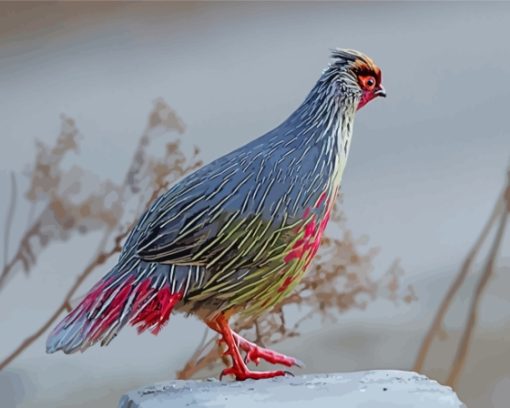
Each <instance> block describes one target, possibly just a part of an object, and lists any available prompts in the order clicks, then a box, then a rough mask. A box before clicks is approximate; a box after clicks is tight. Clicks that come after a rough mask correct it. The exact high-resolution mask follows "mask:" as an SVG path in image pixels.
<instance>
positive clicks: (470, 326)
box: [446, 185, 510, 387]
mask: <svg viewBox="0 0 510 408" xmlns="http://www.w3.org/2000/svg"><path fill="white" fill-rule="evenodd" d="M508 192H510V185H509V186H508V188H507V202H506V208H505V209H504V211H503V214H502V215H501V218H500V221H499V225H498V230H497V232H496V236H495V238H494V241H493V243H492V247H491V249H490V252H489V256H488V258H487V263H486V265H485V268H484V271H483V274H482V276H481V277H480V280H479V281H478V284H477V286H476V290H475V294H474V297H473V299H472V301H471V305H470V308H469V317H468V320H467V323H466V326H465V328H464V332H463V333H462V338H461V341H460V344H459V347H458V349H457V353H456V355H455V360H454V361H453V365H452V368H451V370H450V374H449V376H448V379H447V381H446V383H447V384H448V385H450V386H451V387H454V386H455V385H456V384H457V381H458V379H459V377H460V374H461V372H462V369H463V367H464V365H465V363H466V357H467V352H468V350H469V345H470V343H471V339H472V336H473V331H474V327H475V324H476V320H477V316H478V307H479V305H480V299H481V298H482V295H483V293H484V291H485V289H486V287H487V283H488V282H489V279H490V278H491V276H492V275H493V274H494V264H495V263H496V259H497V257H498V252H499V249H500V247H501V242H502V239H503V236H504V234H505V227H506V224H507V221H508V213H509V212H510V193H508Z"/></svg>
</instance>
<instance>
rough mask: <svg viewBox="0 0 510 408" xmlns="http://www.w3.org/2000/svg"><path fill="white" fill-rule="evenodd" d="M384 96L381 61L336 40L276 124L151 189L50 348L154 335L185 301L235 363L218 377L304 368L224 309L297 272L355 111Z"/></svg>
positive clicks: (70, 349)
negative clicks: (259, 367)
mask: <svg viewBox="0 0 510 408" xmlns="http://www.w3.org/2000/svg"><path fill="white" fill-rule="evenodd" d="M385 96H386V91H385V89H384V87H383V85H382V75H381V69H380V68H379V67H378V66H377V65H376V64H375V63H374V61H373V60H372V59H371V58H370V57H368V56H367V55H365V54H364V53H362V52H359V51H356V50H352V49H333V50H331V55H330V60H329V63H328V65H327V66H326V68H325V69H324V70H323V71H322V73H321V75H320V77H319V79H318V81H317V82H316V83H315V85H314V86H313V87H312V89H311V91H310V92H309V94H308V96H306V98H305V99H304V101H303V102H302V103H301V105H299V106H298V108H297V109H296V110H295V111H294V112H293V113H291V114H290V116H288V117H287V119H285V120H284V121H283V122H282V123H281V124H280V125H278V126H276V127H275V128H274V129H272V130H270V131H269V132H267V133H265V134H263V135H262V136H260V137H259V138H257V139H254V140H252V141H251V142H249V143H247V144H246V145H244V146H242V147H240V148H238V149H236V150H234V151H232V152H230V153H228V154H226V155H224V156H222V157H220V158H218V159H216V160H214V161H212V162H211V163H209V164H207V165H205V166H203V167H201V168H199V169H197V170H195V171H194V172H193V173H191V174H189V175H187V176H185V177H184V178H182V179H181V180H180V181H178V182H176V183H175V184H174V185H173V186H171V187H170V188H169V189H168V190H167V191H166V192H164V193H163V194H161V195H160V196H159V197H158V198H156V199H155V200H154V202H153V203H152V204H151V205H150V206H149V207H148V209H147V210H146V211H145V212H144V213H143V214H142V215H141V217H140V219H138V221H137V223H136V225H135V226H134V227H133V228H132V230H131V231H130V233H129V235H128V237H127V239H126V241H125V243H124V245H123V248H122V251H121V253H120V255H119V258H118V261H117V264H116V265H115V266H113V268H112V269H111V270H110V271H109V272H108V273H107V274H106V275H105V276H104V277H103V278H102V279H100V280H99V281H98V282H97V283H96V284H95V285H94V286H93V287H92V288H91V290H90V291H89V292H88V294H87V295H86V296H85V297H84V298H83V300H82V301H81V303H79V304H78V305H77V306H76V307H75V308H74V309H73V310H71V311H70V312H69V313H68V315H67V316H66V317H65V318H64V319H63V320H62V321H61V322H60V323H59V324H58V325H57V326H56V327H55V328H54V329H53V331H52V332H51V333H50V335H49V337H48V339H47V344H46V350H47V352H48V353H53V352H56V351H58V350H61V351H63V352H64V353H66V354H67V353H74V352H77V351H84V350H85V349H87V348H89V347H90V346H92V345H94V344H96V343H100V344H101V345H102V346H105V345H108V344H109V343H110V342H111V341H112V339H113V338H114V337H116V335H117V334H118V332H119V331H120V330H121V329H122V328H123V327H124V326H125V325H126V324H130V325H132V326H135V327H136V328H137V329H138V331H139V332H143V331H146V330H149V331H150V332H152V333H153V334H158V333H159V332H160V330H161V329H162V328H163V327H164V326H165V325H166V324H167V322H168V321H169V318H170V315H171V314H172V313H174V312H181V313H185V314H186V315H193V316H196V317H198V318H199V319H200V320H201V321H202V322H204V323H205V324H206V325H207V326H208V327H209V328H210V329H212V330H214V331H215V332H217V333H218V334H219V336H220V341H222V342H224V343H225V346H226V351H225V354H226V356H229V357H230V360H231V365H230V366H229V367H227V368H225V369H224V370H223V371H222V372H221V376H223V375H231V376H233V377H234V378H235V380H239V381H242V380H246V379H263V378H272V377H277V376H283V375H286V374H288V373H289V372H288V371H285V370H276V369H275V370H269V371H255V370H251V369H249V368H248V366H247V363H248V362H255V363H258V362H259V361H260V360H261V359H262V360H265V361H267V362H269V363H271V364H274V365H283V366H286V367H295V366H297V367H301V366H302V363H301V362H300V361H299V360H298V359H296V358H294V357H289V356H286V355H284V354H282V353H278V352H275V351H272V350H270V349H268V348H264V347H261V346H258V345H257V344H255V343H253V342H251V341H249V340H247V339H245V338H243V337H242V336H241V335H239V334H238V333H236V332H234V331H233V330H232V329H231V327H230V320H231V318H232V317H233V316H236V315H239V316H249V317H253V318H255V317H257V316H260V315H261V314H262V313H264V312H266V311H268V310H269V309H271V308H272V307H274V306H275V305H277V304H278V303H279V302H280V301H281V300H282V299H284V298H285V297H286V296H288V295H289V294H290V293H291V292H292V290H293V289H294V288H295V287H296V285H297V284H298V283H299V281H300V279H301V278H302V276H303V275H304V273H305V272H306V270H307V268H308V266H309V265H310V263H311V261H312V259H313V258H314V256H315V254H316V252H317V250H318V248H319V245H320V241H321V236H322V234H323V232H324V229H325V228H326V225H327V223H328V220H329V217H330V213H331V210H332V207H333V205H334V202H335V199H336V197H337V195H338V191H339V187H340V182H341V179H342V174H343V172H344V168H345V165H346V162H347V157H348V155H349V150H350V147H351V141H352V133H353V124H354V118H355V114H356V112H357V111H358V110H359V109H360V108H362V107H363V106H365V105H366V104H367V103H368V102H370V101H371V100H373V99H375V98H377V97H385ZM242 352H243V353H245V358H243V355H242Z"/></svg>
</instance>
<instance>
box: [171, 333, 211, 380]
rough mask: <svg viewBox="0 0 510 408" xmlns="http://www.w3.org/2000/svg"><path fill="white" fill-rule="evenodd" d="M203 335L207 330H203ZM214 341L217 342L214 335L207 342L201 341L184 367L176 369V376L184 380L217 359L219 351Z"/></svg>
mask: <svg viewBox="0 0 510 408" xmlns="http://www.w3.org/2000/svg"><path fill="white" fill-rule="evenodd" d="M205 335H207V331H206V332H205ZM204 339H205V337H204ZM215 342H217V338H216V337H213V338H212V339H210V340H209V341H207V342H204V341H202V342H201V343H200V344H199V345H198V347H197V348H196V350H195V352H194V353H193V355H192V356H191V358H190V359H189V360H188V361H187V362H186V364H185V365H184V367H183V368H182V369H180V370H179V371H177V374H176V376H177V378H178V379H179V380H186V379H188V378H191V377H192V376H193V375H194V374H195V373H197V372H198V371H200V370H203V369H204V368H206V367H207V366H208V365H210V364H212V363H214V362H215V361H216V360H218V358H219V357H220V352H219V348H218V347H214V343H215ZM207 349H209V351H208V352H207V353H206V354H205V355H203V357H200V356H201V355H202V354H203V353H204V352H205V350H207Z"/></svg>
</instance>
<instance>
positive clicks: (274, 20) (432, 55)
mask: <svg viewBox="0 0 510 408" xmlns="http://www.w3.org/2000/svg"><path fill="white" fill-rule="evenodd" d="M508 38H510V4H507V3H457V2H455V3H382V2H377V3H335V4H329V3H328V4H326V3H322V4H315V3H299V4H298V3H293V4H279V3H260V4H254V3H244V4H211V3H210V4H87V5H85V4H36V5H34V4H32V5H13V4H10V5H9V4H2V5H0V171H1V174H0V176H1V177H0V186H1V187H2V190H1V191H4V192H3V193H2V194H1V197H2V198H1V199H0V214H5V211H6V208H7V202H8V200H7V197H8V194H7V191H8V188H9V173H10V171H12V170H14V171H16V172H21V171H22V170H23V169H24V168H25V167H26V165H27V163H30V162H31V161H32V158H33V155H34V152H35V149H34V140H35V139H40V140H45V141H48V142H51V141H53V140H54V138H55V135H56V134H57V132H58V129H59V114H60V113H66V114H68V115H70V116H72V117H74V118H75V119H76V121H77V125H78V127H79V129H80V130H81V132H82V134H83V135H84V139H83V141H82V148H81V152H80V155H79V156H73V157H72V158H70V159H69V163H68V165H72V164H75V163H76V164H79V165H80V166H82V167H84V168H92V169H94V171H95V172H96V173H97V174H98V175H101V176H108V177H110V178H112V179H114V180H118V179H119V178H120V177H121V176H122V174H123V172H124V170H125V167H126V166H127V164H128V161H129V160H130V158H131V154H132V150H133V147H134V144H135V142H136V140H137V138H138V137H139V135H140V133H141V131H142V130H143V127H144V125H145V122H146V117H147V114H148V112H149V110H150V109H151V106H152V101H153V100H154V99H155V98H156V97H159V96H161V97H163V98H164V99H166V100H167V101H168V102H169V103H170V105H171V106H172V107H173V108H175V109H176V111H177V112H178V113H179V115H180V116H181V117H182V118H183V119H184V121H185V123H186V124H187V127H188V131H187V134H186V137H187V139H188V140H190V141H192V142H193V143H196V144H198V145H199V146H201V147H203V151H202V157H203V158H204V160H205V161H209V160H212V159H214V158H215V157H217V156H219V155H221V154H223V153H226V152H228V151H230V150H232V149H233V148H235V147H237V146H240V145H242V144H243V143H245V142H247V141H249V140H251V139H253V138H254V137H256V136H258V135H260V134H261V133H263V132H265V131H267V130H268V129H270V128H271V127H273V126H275V125H277V124H278V123H279V122H280V121H281V120H283V119H284V118H285V117H286V116H287V115H288V114H289V113H290V112H291V111H292V110H293V109H294V108H295V107H296V106H297V105H298V104H299V103H300V102H301V101H302V99H303V98H304V97H305V95H306V93H307V92H308V90H309V89H310V88H311V86H312V85H313V83H314V81H315V80H316V79H317V78H318V76H319V75H320V72H321V70H322V68H323V67H324V66H325V65H326V64H327V62H328V53H329V51H328V50H329V48H332V47H344V48H355V49H359V50H362V51H364V52H366V53H367V54H369V55H370V56H372V57H373V58H374V60H375V61H376V62H377V63H378V65H379V66H380V67H381V68H382V70H383V82H384V85H385V87H386V89H387V92H388V98H387V99H386V100H377V101H375V102H373V103H371V104H369V105H368V106H367V107H366V108H364V109H363V110H362V111H360V112H359V114H358V116H357V121H356V126H355V139H354V145H353V148H352V149H351V155H350V159H349V164H348V166H347V170H346V172H345V175H344V182H343V192H344V203H343V208H344V210H345V213H346V215H347V218H348V226H349V228H350V229H352V230H353V232H354V234H355V235H356V236H358V235H361V234H364V233H366V234H368V235H369V236H370V242H371V244H373V245H376V246H379V247H381V253H380V254H379V255H378V257H377V258H376V261H375V272H374V273H375V274H376V275H378V274H382V273H383V272H384V271H385V270H386V268H387V267H388V266H389V265H390V264H391V262H392V261H393V260H394V259H395V258H400V259H401V262H402V265H403V267H404V269H405V270H406V276H405V283H406V284H407V283H410V284H413V285H414V287H415V289H416V292H417V295H418V297H419V300H418V301H417V302H415V303H413V304H411V305H404V306H399V307H396V306H395V305H393V304H391V303H390V302H387V301H381V302H377V303H376V304H372V305H371V306H370V307H369V308H368V310H366V311H362V312H350V313H347V314H345V315H343V316H342V317H341V319H340V321H339V323H338V324H336V325H333V324H329V323H328V324H327V325H326V326H325V327H324V326H321V324H320V322H315V323H312V324H310V325H309V326H310V327H309V332H308V333H307V334H306V335H305V336H303V337H300V338H297V339H294V340H292V341H289V342H287V343H284V344H282V345H280V346H279V349H280V350H284V351H286V352H288V353H294V354H297V355H299V357H300V358H301V359H302V360H305V361H306V363H307V369H306V370H307V371H308V372H316V371H342V370H358V369H365V368H384V367H389V368H409V367H410V366H411V364H412V361H413V359H414V356H415V352H416V350H417V347H418V342H419V340H420V339H421V337H422V335H423V331H424V329H425V327H426V325H427V324H428V323H429V321H430V319H431V317H432V313H433V312H434V310H435V308H436V306H437V302H438V301H439V299H440V297H441V296H442V295H443V294H444V292H445V290H446V285H447V284H448V283H449V282H450V281H451V279H452V277H453V276H454V273H455V272H456V270H457V268H458V266H459V265H460V262H461V261H462V259H463V257H464V255H465V254H466V252H467V250H468V248H469V246H470V245H471V244H472V243H473V242H474V239H475V238H476V236H477V234H478V232H479V231H480V229H481V227H482V225H483V223H484V221H485V219H486V217H487V216H488V214H489V212H490V210H491V208H492V205H493V203H494V201H495V199H496V197H497V195H498V193H499V191H500V188H501V186H502V184H503V182H504V177H505V169H506V166H507V164H508V163H509V153H510V123H509V116H510V112H509V109H508V103H509V102H508V99H509V97H510V43H509V41H508ZM19 212H20V213H23V208H22V207H21V208H20V211H19ZM1 218H2V221H1V222H2V223H3V222H4V220H3V218H4V216H2V217H1ZM22 221H23V220H19V224H17V225H20V226H22V225H24V224H23V222H22ZM2 230H3V228H2ZM98 236H99V235H90V236H87V237H85V238H79V239H76V240H74V241H73V242H72V243H71V244H69V243H66V244H62V245H54V246H53V247H52V248H51V249H50V250H48V251H46V252H45V253H44V255H43V256H42V257H41V259H40V262H39V264H38V267H37V268H36V270H35V273H34V274H33V276H32V277H31V278H30V279H29V280H27V279H26V278H25V277H24V276H23V275H22V274H19V275H18V276H17V277H16V278H15V279H14V280H13V281H12V282H10V285H9V287H8V289H7V290H5V291H4V292H3V293H1V294H0V319H1V329H0V330H1V336H0V346H1V347H0V351H1V352H2V353H7V352H8V351H10V350H11V349H13V348H14V347H15V346H16V345H17V344H18V343H19V340H20V339H21V338H23V337H24V336H26V335H27V334H29V333H30V328H31V327H34V326H35V325H36V324H38V323H39V322H41V321H43V320H44V319H45V318H46V317H47V316H48V314H49V313H51V312H52V311H53V308H54V307H55V306H56V305H57V303H58V302H59V297H60V296H61V293H63V291H64V290H66V288H67V287H68V286H69V285H70V284H71V282H72V281H73V280H74V277H75V275H76V273H77V272H78V271H80V270H81V269H82V267H83V265H84V263H85V262H86V261H87V260H88V259H89V258H90V252H89V251H87V250H85V249H87V248H95V245H96V243H97V239H98ZM508 241H509V240H508V239H507V240H506V243H505V246H504V250H505V251H504V255H505V254H506V257H505V256H504V259H503V261H502V263H501V264H500V269H499V272H500V273H498V274H497V276H496V277H495V279H494V280H493V281H492V282H491V286H490V288H489V292H490V293H489V294H488V296H487V297H486V299H485V301H484V303H483V307H482V310H481V320H482V323H481V327H480V329H479V330H478V331H477V339H476V342H475V344H474V346H473V349H472V354H471V356H472V357H471V358H470V360H469V361H468V365H467V367H466V372H465V375H464V377H463V381H462V383H461V384H460V387H459V392H460V395H461V397H462V398H463V399H464V400H466V401H467V402H468V403H469V404H471V406H494V407H504V406H505V407H506V406H507V405H506V404H507V401H508V399H509V398H510V391H509V390H510V369H509V367H510V353H508V351H509V350H508V345H509V340H510V330H509V329H510V313H509V311H510V299H509V296H508V293H509V290H508V288H509V284H510V279H509V276H508V275H509V272H510V270H509V269H506V268H505V267H504V265H509V264H510V262H509V258H508V254H509V253H510V252H509V247H510V245H509V243H508ZM101 272H104V269H103V270H102V271H100V272H98V274H100V273H101ZM97 276H99V275H96V276H95V277H97ZM92 281H93V279H91V281H90V283H89V285H90V284H91V283H92ZM471 290H472V285H471V286H470V285H467V287H466V288H464V291H463V295H462V296H461V299H460V301H459V302H457V304H456V307H455V310H454V313H452V315H450V316H449V319H448V328H449V330H450V331H449V332H450V336H449V338H448V340H447V341H445V342H442V343H440V344H439V345H438V346H437V347H436V348H434V351H435V359H434V360H433V361H432V363H431V364H430V365H429V366H430V367H429V370H428V373H429V374H430V375H433V376H437V377H438V378H442V377H441V376H442V375H444V370H442V368H441V367H443V366H445V364H444V361H445V357H446V356H449V355H451V352H452V351H451V350H452V348H451V346H452V344H453V341H454V340H455V339H456V336H457V331H456V329H458V328H459V327H460V326H461V323H462V320H461V319H462V318H463V316H464V314H463V313H462V310H463V308H464V307H465V306H466V302H467V300H468V294H469V292H470V291H471ZM201 333H202V326H201V324H200V323H199V322H197V321H195V320H193V319H187V320H186V319H184V318H183V317H180V316H179V317H177V318H175V319H173V321H172V323H171V325H170V326H169V328H168V329H167V330H165V331H164V332H163V333H162V334H161V335H160V336H158V337H157V338H154V337H153V336H147V335H146V336H140V337H138V336H137V335H136V334H135V331H134V330H126V331H125V332H123V334H122V335H121V336H119V338H118V339H116V340H115V342H114V343H113V345H112V347H110V348H108V349H99V348H96V349H92V350H90V351H88V352H87V353H86V354H83V355H73V356H64V355H61V354H58V355H51V356H47V355H45V353H44V350H43V348H44V342H43V340H41V341H38V342H37V343H36V344H35V345H34V346H33V347H32V348H30V349H29V350H28V351H27V352H26V353H25V354H24V355H23V356H22V357H21V358H19V359H18V360H16V362H15V363H14V364H12V366H10V367H9V368H8V370H7V371H6V372H3V373H0V393H1V395H2V399H4V398H7V400H6V401H7V404H8V405H7V406H11V405H12V406H14V405H16V404H18V405H19V406H21V407H33V406H39V407H42V406H48V407H53V406H71V405H72V406H76V407H79V406H83V407H85V406H91V405H92V404H94V403H97V404H98V405H100V406H107V405H108V404H109V405H110V406H111V405H112V404H114V403H115V402H116V401H117V400H118V397H119V396H120V395H121V394H122V393H123V392H124V391H126V390H128V389H129V388H132V387H137V386H140V385H143V384H147V383H151V382H154V381H161V380H164V379H167V378H170V377H171V376H173V373H174V371H175V369H177V368H178V367H180V366H181V365H182V364H183V363H184V361H185V360H186V359H187V357H188V356H189V354H190V353H191V351H192V350H193V348H194V347H195V345H196V343H198V341H199V338H200V336H201ZM2 406H3V405H2Z"/></svg>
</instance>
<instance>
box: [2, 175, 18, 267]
mask: <svg viewBox="0 0 510 408" xmlns="http://www.w3.org/2000/svg"><path fill="white" fill-rule="evenodd" d="M17 196H18V188H17V185H16V175H15V174H14V172H11V201H10V203H9V209H8V210H7V218H6V219H5V230H4V269H5V267H6V266H7V258H9V241H10V240H11V239H10V236H11V227H12V221H13V219H14V212H15V209H16V198H17Z"/></svg>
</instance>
